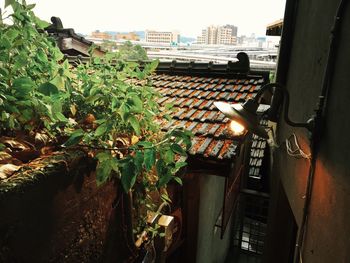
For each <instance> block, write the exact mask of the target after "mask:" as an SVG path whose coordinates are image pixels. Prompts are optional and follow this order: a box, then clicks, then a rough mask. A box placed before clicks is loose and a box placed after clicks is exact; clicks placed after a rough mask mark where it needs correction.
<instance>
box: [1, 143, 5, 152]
mask: <svg viewBox="0 0 350 263" xmlns="http://www.w3.org/2000/svg"><path fill="white" fill-rule="evenodd" d="M5 149H6V146H5V144H2V143H0V151H2V150H5Z"/></svg>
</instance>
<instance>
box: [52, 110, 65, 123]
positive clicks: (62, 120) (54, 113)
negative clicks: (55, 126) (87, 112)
mask: <svg viewBox="0 0 350 263" xmlns="http://www.w3.org/2000/svg"><path fill="white" fill-rule="evenodd" d="M53 115H54V116H55V118H56V119H57V120H59V121H61V122H66V121H68V119H67V118H66V116H64V115H63V114H62V112H59V111H54V112H53Z"/></svg>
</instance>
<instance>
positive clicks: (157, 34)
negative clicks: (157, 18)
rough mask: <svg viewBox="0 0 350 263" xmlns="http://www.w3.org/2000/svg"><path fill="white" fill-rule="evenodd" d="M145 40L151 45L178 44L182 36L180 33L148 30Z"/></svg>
mask: <svg viewBox="0 0 350 263" xmlns="http://www.w3.org/2000/svg"><path fill="white" fill-rule="evenodd" d="M145 40H146V42H151V43H162V44H178V43H179V42H180V34H179V32H178V31H154V30H146V33H145Z"/></svg>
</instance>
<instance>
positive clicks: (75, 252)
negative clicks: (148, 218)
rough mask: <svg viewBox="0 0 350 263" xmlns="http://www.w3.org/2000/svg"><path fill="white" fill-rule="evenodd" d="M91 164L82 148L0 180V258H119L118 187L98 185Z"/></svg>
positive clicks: (10, 262) (7, 260) (6, 260)
mask: <svg viewBox="0 0 350 263" xmlns="http://www.w3.org/2000/svg"><path fill="white" fill-rule="evenodd" d="M50 160H51V161H50ZM93 167H94V165H93V164H92V165H91V164H90V165H89V163H88V161H87V158H86V156H85V154H84V153H82V152H76V153H70V154H66V155H61V156H55V157H54V158H49V159H48V160H44V161H43V160H41V161H39V162H34V164H33V165H32V166H31V167H29V168H26V169H24V170H23V171H22V172H20V173H18V175H16V176H15V177H14V178H12V179H11V180H10V181H8V182H6V183H2V184H1V185H0V214H1V216H0V262H4V263H15V262H21V263H22V262H23V263H25V262H121V261H122V260H121V259H122V258H123V256H125V255H123V253H124V252H125V251H123V248H124V245H120V244H123V243H124V242H123V241H122V240H123V235H122V231H121V226H120V225H118V214H120V212H117V211H116V208H113V207H112V205H113V203H114V202H115V200H116V197H117V191H118V190H117V187H116V186H115V185H114V184H113V183H108V184H106V185H104V186H102V187H99V188H98V187H97V186H96V182H95V175H94V174H93V172H91V171H92V170H93ZM118 259H120V260H118Z"/></svg>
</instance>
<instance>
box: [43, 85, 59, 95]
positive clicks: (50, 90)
mask: <svg viewBox="0 0 350 263" xmlns="http://www.w3.org/2000/svg"><path fill="white" fill-rule="evenodd" d="M38 91H39V92H40V93H42V94H44V95H46V96H51V95H53V94H58V88H57V87H56V86H55V85H54V84H52V83H50V82H45V83H43V84H41V85H40V86H39V88H38Z"/></svg>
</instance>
